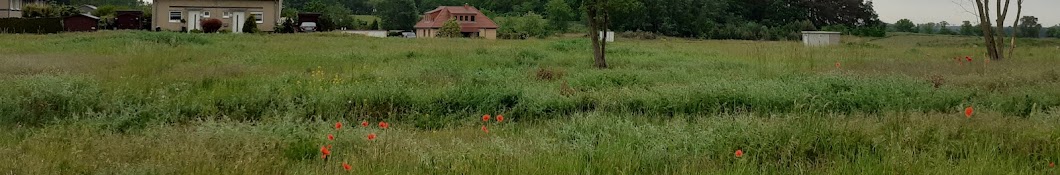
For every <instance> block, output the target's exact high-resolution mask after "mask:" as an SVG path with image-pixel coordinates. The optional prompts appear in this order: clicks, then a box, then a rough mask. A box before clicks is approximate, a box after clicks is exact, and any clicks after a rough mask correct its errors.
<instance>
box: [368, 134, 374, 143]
mask: <svg viewBox="0 0 1060 175" xmlns="http://www.w3.org/2000/svg"><path fill="white" fill-rule="evenodd" d="M372 140H375V133H371V134H368V141H372Z"/></svg>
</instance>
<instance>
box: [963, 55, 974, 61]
mask: <svg viewBox="0 0 1060 175" xmlns="http://www.w3.org/2000/svg"><path fill="white" fill-rule="evenodd" d="M964 59H967V60H968V62H972V57H970V56H969V57H964Z"/></svg>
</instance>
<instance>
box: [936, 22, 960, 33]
mask: <svg viewBox="0 0 1060 175" xmlns="http://www.w3.org/2000/svg"><path fill="white" fill-rule="evenodd" d="M938 24H939V34H943V35H954V34H956V33H955V32H953V30H950V22H946V21H942V22H939V23H938Z"/></svg>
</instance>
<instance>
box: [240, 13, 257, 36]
mask: <svg viewBox="0 0 1060 175" xmlns="http://www.w3.org/2000/svg"><path fill="white" fill-rule="evenodd" d="M255 21H258V19H257V18H254V15H247V22H245V23H243V33H255V32H258V23H257V22H255Z"/></svg>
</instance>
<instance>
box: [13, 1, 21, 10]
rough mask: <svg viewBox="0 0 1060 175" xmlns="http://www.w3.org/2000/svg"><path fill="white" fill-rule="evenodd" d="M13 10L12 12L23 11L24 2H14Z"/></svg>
mask: <svg viewBox="0 0 1060 175" xmlns="http://www.w3.org/2000/svg"><path fill="white" fill-rule="evenodd" d="M11 9H12V10H22V0H12V1H11Z"/></svg>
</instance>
